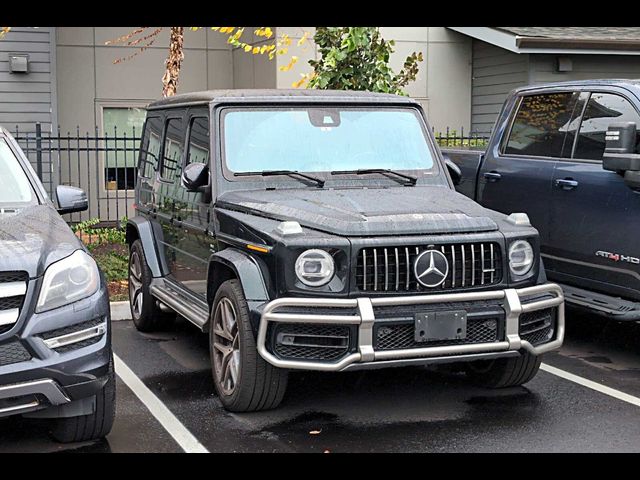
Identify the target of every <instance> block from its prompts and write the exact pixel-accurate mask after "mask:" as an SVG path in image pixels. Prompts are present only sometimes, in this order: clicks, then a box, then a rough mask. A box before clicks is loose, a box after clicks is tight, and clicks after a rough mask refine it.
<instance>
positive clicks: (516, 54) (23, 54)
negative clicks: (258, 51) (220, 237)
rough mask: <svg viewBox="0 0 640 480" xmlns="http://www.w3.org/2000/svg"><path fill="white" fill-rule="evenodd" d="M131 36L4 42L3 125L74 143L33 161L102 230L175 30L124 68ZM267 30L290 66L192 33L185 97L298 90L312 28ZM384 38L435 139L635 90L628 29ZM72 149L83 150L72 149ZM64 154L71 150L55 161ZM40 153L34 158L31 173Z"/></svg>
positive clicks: (100, 31)
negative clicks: (596, 92)
mask: <svg viewBox="0 0 640 480" xmlns="http://www.w3.org/2000/svg"><path fill="white" fill-rule="evenodd" d="M153 28H154V27H151V29H153ZM133 29H134V27H40V28H34V27H13V28H12V30H11V31H10V32H9V33H7V35H6V36H5V37H4V38H3V39H2V40H1V41H0V124H1V125H3V126H4V127H5V128H7V129H9V130H10V131H11V132H15V131H16V130H17V131H19V132H21V133H22V134H23V133H24V132H33V131H34V130H35V128H36V124H39V125H40V128H41V131H42V132H44V133H45V134H48V135H53V136H56V135H58V134H59V135H61V137H63V140H64V137H66V138H67V141H66V143H64V141H58V142H57V143H56V147H57V149H58V151H54V149H53V147H52V145H53V142H50V143H49V146H50V147H51V151H49V152H48V156H47V161H45V162H44V163H43V162H42V159H41V158H40V159H38V160H37V161H38V162H39V163H40V170H42V177H43V180H44V181H45V183H47V185H49V186H51V187H52V186H54V185H56V184H58V183H70V184H76V185H79V186H81V187H83V188H85V189H86V190H88V191H90V192H91V193H90V195H91V197H92V199H91V200H92V201H91V202H90V205H91V210H90V211H89V212H88V213H87V214H86V215H84V216H83V217H82V218H83V219H84V218H88V217H95V216H100V217H101V218H102V217H104V216H105V212H106V211H107V210H108V211H109V214H108V215H107V216H108V217H109V219H110V220H115V219H117V218H118V217H119V216H122V215H124V214H127V213H130V209H131V203H132V187H133V182H134V179H135V163H136V158H135V150H136V148H137V144H136V142H135V141H134V138H135V137H137V136H139V134H140V130H141V126H142V123H143V121H144V118H145V111H144V107H145V105H147V104H148V103H149V102H151V101H153V100H156V99H157V98H159V97H160V96H161V92H162V80H161V79H162V76H163V74H164V60H165V58H166V56H167V51H168V43H169V30H168V28H165V29H164V31H162V32H161V33H160V35H159V36H158V37H157V38H156V41H155V43H154V44H153V45H152V46H150V47H149V48H147V49H146V50H145V51H143V52H141V53H138V54H137V55H135V56H134V57H133V58H129V59H127V58H128V57H130V56H132V55H134V54H135V53H136V52H137V49H136V48H135V47H130V46H125V45H123V44H121V43H111V42H110V41H112V40H114V39H117V38H119V37H121V36H123V35H126V34H128V33H129V32H131V31H133ZM151 29H150V30H151ZM272 29H273V30H274V32H275V35H276V36H280V35H281V34H283V33H286V34H287V35H289V37H290V38H291V39H292V43H291V47H290V51H289V53H288V54H287V55H285V56H277V57H276V58H275V59H274V60H271V61H270V60H269V59H268V57H267V56H266V55H252V54H250V53H245V52H244V51H242V50H241V49H238V48H234V47H232V46H231V45H230V44H228V43H227V41H226V38H227V36H226V35H224V34H220V33H219V32H216V31H212V30H211V29H209V28H203V29H201V30H198V31H195V32H194V31H191V30H189V29H185V38H184V48H185V58H184V61H183V65H182V70H181V75H180V83H179V92H180V93H185V92H191V91H198V90H207V89H227V88H291V86H292V83H294V82H295V81H297V80H299V79H300V75H301V74H304V73H307V72H309V71H310V69H311V67H310V66H309V65H308V60H309V59H313V58H317V55H318V52H317V49H316V47H315V45H314V44H313V41H312V40H309V41H307V42H305V43H304V44H303V45H302V46H299V45H297V40H299V39H300V38H301V37H302V36H303V35H304V33H305V32H308V33H309V34H310V35H311V36H313V33H314V27H272ZM253 30H254V28H253V27H248V28H247V29H246V32H247V33H245V37H246V38H249V39H250V40H249V43H251V44H253V45H255V46H260V45H261V44H262V42H265V41H267V40H265V39H263V38H260V37H257V36H255V35H253V33H252V32H253ZM381 31H382V35H383V36H384V38H386V39H388V40H390V39H393V40H395V53H394V54H393V56H392V58H391V64H392V67H393V68H394V69H396V70H397V69H399V68H401V66H402V64H403V62H404V59H405V58H406V57H407V56H408V55H410V54H411V53H412V52H422V54H423V57H424V62H422V63H421V64H420V70H419V74H418V77H417V79H416V81H415V82H413V83H411V84H410V85H409V86H408V87H407V88H406V90H407V93H408V94H409V95H410V96H412V97H413V98H415V99H417V100H418V101H419V102H420V103H421V104H422V105H423V107H424V108H425V111H426V112H427V115H428V117H429V121H430V123H431V125H432V127H433V128H434V130H435V131H436V133H437V132H443V131H445V130H446V129H447V128H450V129H453V130H456V131H458V132H460V131H461V130H464V132H465V133H477V134H480V135H488V134H489V133H490V132H491V130H492V128H493V124H494V122H495V120H496V118H497V116H498V113H499V111H500V108H501V106H502V103H503V101H504V99H505V98H506V96H507V95H508V93H509V91H510V90H512V89H513V88H516V87H519V86H522V85H526V84H535V83H544V82H550V81H563V80H571V79H584V78H603V77H621V78H631V77H635V78H640V35H639V34H638V33H637V31H636V29H633V28H627V27H592V28H577V27H576V28H573V27H563V28H558V27H381ZM243 39H245V38H244V37H243ZM293 55H295V56H297V57H298V59H299V60H298V62H297V63H296V64H295V65H294V66H293V68H291V69H290V70H286V69H282V67H283V66H284V65H285V64H287V63H288V62H289V59H290V58H291V57H292V56H293ZM120 59H126V60H123V61H119V60H120ZM285 70H286V71H285ZM67 135H68V136H67ZM72 137H73V138H80V137H85V138H86V141H85V142H80V141H76V143H75V144H74V143H73V140H72ZM98 137H100V138H102V139H103V140H101V142H102V143H100V144H99V142H98V141H94V142H93V144H92V143H91V140H90V138H98ZM81 143H82V145H81ZM61 144H64V145H66V147H67V148H66V149H60V148H59V147H60V145H61ZM114 150H115V151H114ZM33 152H34V151H33V150H29V152H28V153H29V157H30V159H31V160H32V161H34V162H35V161H36V159H35V157H34V156H33ZM76 157H77V158H76ZM50 190H52V189H50ZM112 212H116V213H112ZM121 214H122V215H121ZM114 215H117V217H115V218H114Z"/></svg>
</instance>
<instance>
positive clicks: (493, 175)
mask: <svg viewBox="0 0 640 480" xmlns="http://www.w3.org/2000/svg"><path fill="white" fill-rule="evenodd" d="M484 178H486V179H487V180H489V181H490V182H497V181H498V180H500V179H501V178H502V175H500V174H499V173H498V172H485V174H484Z"/></svg>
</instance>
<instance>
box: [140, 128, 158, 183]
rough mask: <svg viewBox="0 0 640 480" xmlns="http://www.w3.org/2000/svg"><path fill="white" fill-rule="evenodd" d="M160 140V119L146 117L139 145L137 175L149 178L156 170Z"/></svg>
mask: <svg viewBox="0 0 640 480" xmlns="http://www.w3.org/2000/svg"><path fill="white" fill-rule="evenodd" d="M161 138H162V118H160V117H148V118H147V122H146V124H145V129H144V135H143V136H142V143H141V145H140V165H139V175H140V176H141V177H143V178H151V177H152V176H153V175H154V173H155V171H156V170H157V169H158V159H159V158H160V145H161V142H160V139H161Z"/></svg>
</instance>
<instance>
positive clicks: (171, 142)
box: [160, 117, 184, 183]
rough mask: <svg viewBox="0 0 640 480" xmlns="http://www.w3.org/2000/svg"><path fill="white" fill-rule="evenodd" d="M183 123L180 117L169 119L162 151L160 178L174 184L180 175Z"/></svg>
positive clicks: (182, 150)
mask: <svg viewBox="0 0 640 480" xmlns="http://www.w3.org/2000/svg"><path fill="white" fill-rule="evenodd" d="M183 124H184V122H183V120H182V117H179V118H170V119H169V120H168V121H167V129H166V134H165V139H164V149H163V151H162V167H161V168H160V178H161V179H162V180H165V181H167V182H171V183H174V182H175V180H176V178H180V175H181V174H182V154H183V152H184V125H183Z"/></svg>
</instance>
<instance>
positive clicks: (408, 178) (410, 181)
mask: <svg viewBox="0 0 640 480" xmlns="http://www.w3.org/2000/svg"><path fill="white" fill-rule="evenodd" d="M371 173H381V174H383V175H385V174H391V175H395V176H396V178H394V180H398V181H399V182H400V183H402V184H403V185H412V186H413V185H415V184H416V183H417V182H418V177H414V176H413V175H407V174H405V173H400V172H396V171H394V170H390V169H388V168H363V169H359V170H337V171H334V172H331V175H369V174H371ZM401 179H402V180H401ZM403 180H404V181H403Z"/></svg>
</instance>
